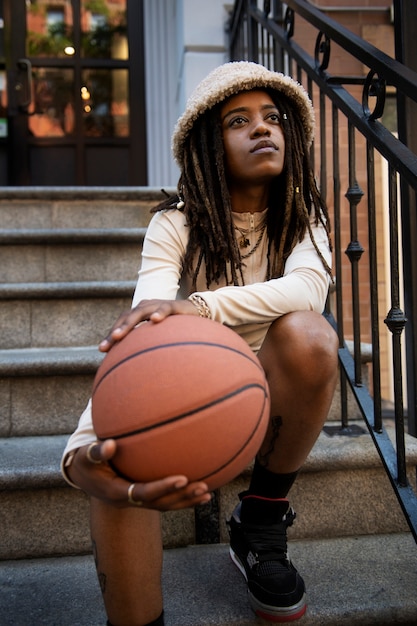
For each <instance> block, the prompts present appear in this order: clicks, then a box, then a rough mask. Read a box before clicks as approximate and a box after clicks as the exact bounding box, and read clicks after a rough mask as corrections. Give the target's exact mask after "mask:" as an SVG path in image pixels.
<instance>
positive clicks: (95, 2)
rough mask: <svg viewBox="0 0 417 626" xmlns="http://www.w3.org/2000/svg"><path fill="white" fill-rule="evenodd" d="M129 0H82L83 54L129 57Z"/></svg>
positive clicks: (89, 55)
mask: <svg viewBox="0 0 417 626" xmlns="http://www.w3.org/2000/svg"><path fill="white" fill-rule="evenodd" d="M126 1H127V0H81V29H82V34H81V42H82V43H81V55H82V56H83V57H86V58H93V59H123V60H126V59H127V58H128V45H127V28H126Z"/></svg>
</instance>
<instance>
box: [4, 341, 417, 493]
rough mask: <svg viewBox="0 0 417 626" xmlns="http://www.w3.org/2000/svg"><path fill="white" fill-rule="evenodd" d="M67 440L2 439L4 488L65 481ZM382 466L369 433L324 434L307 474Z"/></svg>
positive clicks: (411, 451) (411, 450)
mask: <svg viewBox="0 0 417 626" xmlns="http://www.w3.org/2000/svg"><path fill="white" fill-rule="evenodd" d="M86 351H87V350H86ZM389 430H391V429H389ZM393 434H394V433H391V436H393ZM67 438H68V435H49V436H32V437H30V436H27V437H10V438H7V437H6V438H0V489H5V490H8V489H16V488H17V489H24V488H39V487H43V486H44V483H45V480H46V481H53V482H54V484H59V483H60V482H62V478H61V476H60V471H59V463H60V458H61V454H62V451H63V448H64V446H65V441H66V439H67ZM407 442H408V447H407V458H408V460H409V462H410V463H414V464H416V463H417V443H416V441H415V439H414V438H411V437H407ZM379 466H380V460H379V457H378V455H377V453H376V451H375V448H374V445H373V443H372V440H371V437H370V436H369V435H368V434H364V435H361V436H360V437H359V438H358V437H354V438H348V437H346V436H343V435H342V436H340V435H339V436H334V437H331V438H328V437H327V435H326V434H325V433H324V432H323V431H322V432H321V433H320V435H319V438H318V440H317V442H316V445H315V446H314V448H313V450H312V452H311V453H310V456H309V458H308V459H307V461H306V463H305V466H304V468H303V472H321V471H337V470H341V471H347V470H348V469H349V468H355V469H356V468H357V469H359V468H362V469H363V468H366V467H379Z"/></svg>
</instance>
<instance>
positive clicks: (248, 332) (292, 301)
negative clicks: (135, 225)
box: [62, 209, 331, 484]
mask: <svg viewBox="0 0 417 626" xmlns="http://www.w3.org/2000/svg"><path fill="white" fill-rule="evenodd" d="M265 213H266V212H265V211H264V212H261V213H233V221H234V224H235V226H236V237H237V239H238V241H240V239H241V238H242V232H243V233H244V237H245V238H246V239H247V240H248V241H249V245H248V246H247V247H246V248H243V249H242V255H243V256H245V253H246V254H247V253H248V252H250V251H251V250H252V249H253V248H254V247H255V245H256V244H257V243H258V240H259V245H258V246H257V247H256V249H255V250H254V252H253V253H252V254H250V255H249V256H247V258H245V259H244V261H243V262H244V266H243V278H244V284H243V285H239V286H233V285H226V283H225V281H224V282H223V283H219V284H217V283H215V284H213V285H210V289H207V286H206V280H205V268H204V267H202V268H201V271H200V273H199V278H198V280H197V291H196V293H197V294H198V295H200V296H201V297H202V298H203V299H204V300H205V302H206V303H207V305H208V307H209V309H210V312H211V317H212V319H213V320H216V321H217V322H220V323H221V324H225V325H227V326H230V327H231V328H233V330H235V331H236V332H237V333H238V334H239V335H241V336H242V337H243V338H244V339H245V340H246V341H247V343H248V344H249V345H250V347H251V348H252V350H253V351H254V352H255V353H257V352H258V350H259V348H260V347H261V345H262V342H263V339H264V337H265V334H266V332H267V330H268V328H269V326H270V324H271V323H272V322H273V321H274V320H276V319H277V318H279V317H281V316H282V315H285V314H286V313H291V312H293V311H317V312H319V313H321V312H322V311H323V309H324V305H325V301H326V297H327V293H328V288H329V275H328V273H327V272H326V270H325V268H324V266H323V263H322V261H321V259H320V257H319V255H318V254H317V252H316V250H315V248H314V245H313V243H312V241H311V238H310V235H309V233H308V232H306V235H305V237H304V238H303V240H302V241H301V242H299V243H297V244H296V246H295V247H294V249H293V251H292V252H291V254H290V256H289V257H288V259H287V262H286V264H285V270H284V274H283V276H282V277H280V278H274V279H271V280H265V277H266V272H267V247H268V240H267V235H266V229H263V230H262V224H263V223H264V220H265V217H266V215H265ZM311 228H312V233H313V236H314V240H315V242H316V245H317V247H318V249H319V250H320V252H321V254H322V255H323V257H324V259H325V260H326V261H327V263H328V265H331V252H330V249H329V243H328V237H327V233H326V230H325V228H324V227H323V226H322V225H321V224H318V225H316V224H315V222H314V219H312V220H311ZM239 229H240V230H239ZM187 241H188V227H187V225H186V219H185V216H184V214H183V213H182V212H181V211H179V210H177V209H173V210H167V211H161V212H158V213H155V215H154V216H153V218H152V220H151V222H150V224H149V226H148V229H147V233H146V237H145V240H144V244H143V251H142V262H141V268H140V270H139V276H138V282H137V285H136V289H135V293H134V296H133V302H132V306H136V305H137V304H138V303H139V302H140V301H141V300H144V299H153V298H157V299H163V300H166V299H168V300H175V299H177V298H178V299H182V298H187V297H188V296H189V295H190V294H191V293H192V291H191V278H190V277H189V276H188V275H187V276H185V275H183V274H182V260H183V258H184V254H185V250H186V247H187ZM160 323H162V324H163V322H160ZM95 440H96V435H95V433H94V428H93V422H92V417H91V399H90V400H89V402H88V404H87V406H86V408H85V410H84V412H83V414H82V415H81V417H80V420H79V423H78V427H77V429H76V430H75V432H74V433H73V434H72V435H71V436H70V438H69V440H68V443H67V446H66V448H65V450H64V454H63V461H62V471H63V475H64V477H65V478H66V480H68V482H70V481H69V479H68V477H67V476H66V472H65V466H64V461H65V458H66V457H67V455H68V454H69V452H71V451H73V450H76V449H77V448H79V447H81V446H84V445H87V444H89V443H92V442H94V441H95ZM71 484H72V483H71Z"/></svg>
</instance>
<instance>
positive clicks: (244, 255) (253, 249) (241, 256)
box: [238, 222, 266, 259]
mask: <svg viewBox="0 0 417 626" xmlns="http://www.w3.org/2000/svg"><path fill="white" fill-rule="evenodd" d="M265 229H266V222H264V223H263V224H262V226H261V227H260V228H257V229H256V230H255V231H254V232H256V231H258V230H259V231H260V232H259V237H258V239H257V241H256V243H255V245H254V246H253V248H252V250H249V252H247V253H246V254H241V255H240V258H241V259H247V258H248V257H249V256H251V254H253V253H254V252H255V251H256V250H257V249H258V248H259V245H260V243H261V241H262V237H263V235H264V232H265ZM238 230H240V229H239V228H238ZM243 237H244V235H243ZM241 242H242V240H240V242H239V246H240V247H241V248H242V247H244V248H247V247H248V245H250V242H249V239H246V240H245V245H244V246H242V243H241ZM246 242H247V243H246Z"/></svg>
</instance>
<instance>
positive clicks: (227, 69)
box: [172, 61, 314, 164]
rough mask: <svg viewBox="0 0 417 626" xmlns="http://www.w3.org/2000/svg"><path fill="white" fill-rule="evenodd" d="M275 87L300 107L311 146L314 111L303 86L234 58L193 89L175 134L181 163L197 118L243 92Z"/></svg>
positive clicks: (249, 62)
mask: <svg viewBox="0 0 417 626" xmlns="http://www.w3.org/2000/svg"><path fill="white" fill-rule="evenodd" d="M251 89H273V90H275V91H277V92H279V93H282V94H284V95H285V96H286V97H287V98H288V99H289V101H290V102H291V103H292V104H293V105H294V106H295V108H296V109H297V110H298V112H299V115H300V118H301V121H302V123H303V126H304V130H305V134H306V138H307V143H308V145H309V146H310V145H311V143H312V141H313V135H314V110H313V106H312V104H311V101H310V98H309V97H308V94H307V92H306V90H305V89H304V87H303V86H302V85H300V84H299V83H298V82H296V81H295V80H293V79H292V78H291V77H290V76H286V75H284V74H281V73H280V72H273V71H271V70H268V69H267V68H266V67H264V66H263V65H260V64H258V63H253V62H251V61H232V62H230V63H225V64H223V65H220V66H219V67H217V68H215V69H214V70H213V71H212V72H210V74H208V76H206V78H204V79H203V80H202V81H201V82H200V84H199V85H197V87H196V88H195V89H194V91H193V93H192V94H191V96H190V97H189V99H188V102H187V106H186V108H185V112H184V113H183V114H182V115H181V117H180V118H179V119H178V121H177V124H176V126H175V128H174V132H173V135H172V152H173V155H174V158H175V160H176V161H177V163H178V164H181V162H182V152H183V147H184V143H185V141H186V139H187V135H188V134H189V132H190V131H191V129H192V127H193V125H194V123H195V121H196V120H197V118H198V117H199V116H200V115H202V114H203V113H205V112H206V111H207V110H208V109H211V108H212V107H213V106H215V105H216V104H218V103H219V102H223V100H226V99H227V98H229V97H230V96H233V95H235V94H237V93H240V92H241V91H250V90H251Z"/></svg>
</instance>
